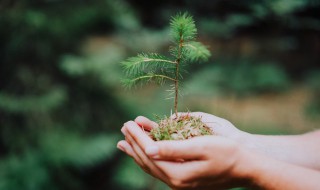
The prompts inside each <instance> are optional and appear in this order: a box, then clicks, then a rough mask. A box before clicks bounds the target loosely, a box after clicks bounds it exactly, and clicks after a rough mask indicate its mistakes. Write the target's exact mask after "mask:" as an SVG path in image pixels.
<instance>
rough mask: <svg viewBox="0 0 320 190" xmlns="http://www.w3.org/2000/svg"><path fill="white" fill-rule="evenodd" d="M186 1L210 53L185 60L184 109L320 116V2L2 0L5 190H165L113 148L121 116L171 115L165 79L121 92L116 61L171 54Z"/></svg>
mask: <svg viewBox="0 0 320 190" xmlns="http://www.w3.org/2000/svg"><path fill="white" fill-rule="evenodd" d="M185 10H187V11H189V12H190V13H191V14H192V15H194V18H195V20H196V24H197V26H198V30H199V40H200V41H201V42H203V43H204V44H206V45H208V46H209V47H210V50H211V52H212V54H213V56H212V58H211V59H210V61H209V63H206V64H196V65H193V66H192V67H190V68H188V69H189V74H190V75H189V76H187V77H186V78H185V82H184V88H183V91H184V94H185V96H184V98H183V102H181V104H180V105H181V107H180V110H181V111H186V110H192V111H204V112H209V113H212V114H215V115H218V116H220V117H225V118H226V119H228V120H230V121H232V122H233V123H234V124H235V125H236V126H237V127H239V128H240V129H242V130H246V131H249V132H252V133H262V134H296V133H302V132H305V131H309V130H313V129H317V128H319V126H320V119H319V116H320V115H319V114H320V102H319V95H320V68H319V61H320V54H319V52H320V17H319V16H320V15H319V14H320V1H318V0H268V1H267V0H265V1H252V0H244V1H241V2H240V1H231V0H215V1H205V0H198V1H190V0H179V1H174V2H173V1H167V0H164V1H147V0H117V1H112V0H90V1H89V0H70V1H62V0H45V1H36V0H2V1H0V42H1V43H0V190H2V189H3V190H14V189H25V190H37V189H45V188H46V189H66V190H67V189H84V190H85V189H96V190H98V189H110V190H111V189H120V190H121V189H136V190H140V189H141V190H142V189H166V187H165V185H164V184H162V183H160V182H158V181H155V180H154V179H152V178H151V177H149V176H147V175H145V174H144V173H143V172H142V171H141V170H140V169H139V168H138V167H137V166H135V164H134V163H133V161H132V160H131V159H129V158H127V157H126V156H125V155H124V154H122V153H121V152H120V151H118V150H116V142H117V141H118V140H119V139H121V138H122V136H121V134H120V130H119V129H120V128H121V126H122V124H123V123H124V122H125V121H127V120H130V119H133V118H134V117H136V116H138V115H146V116H148V117H151V118H153V114H158V115H162V114H169V113H170V110H171V109H172V105H173V104H172V102H171V101H170V100H165V98H166V92H165V90H166V89H168V88H169V87H168V86H164V87H161V88H159V87H157V86H154V85H151V86H148V87H144V88H138V90H135V91H129V92H128V91H126V90H125V89H123V88H122V86H121V84H120V80H121V77H122V70H121V67H120V65H119V62H121V61H122V60H123V59H125V58H126V57H128V56H132V55H136V54H137V53H139V52H159V53H162V52H166V51H167V47H168V46H169V43H170V38H169V37H168V22H169V19H170V16H171V15H174V14H175V13H177V12H179V11H185Z"/></svg>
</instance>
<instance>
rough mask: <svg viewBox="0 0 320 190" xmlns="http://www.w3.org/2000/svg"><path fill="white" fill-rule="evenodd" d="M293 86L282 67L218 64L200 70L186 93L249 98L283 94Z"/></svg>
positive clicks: (266, 64)
mask: <svg viewBox="0 0 320 190" xmlns="http://www.w3.org/2000/svg"><path fill="white" fill-rule="evenodd" d="M238 61H239V60H238ZM289 86H290V80H289V77H288V76H287V74H286V73H285V72H284V70H283V69H282V68H281V67H279V66H277V65H275V64H271V63H254V62H250V61H248V62H244V61H239V62H238V63H237V64H230V63H229V64H228V63H223V64H222V63H216V64H215V66H210V67H205V68H203V69H201V70H199V71H198V72H196V73H194V76H193V78H192V79H191V80H190V81H188V82H187V83H186V90H185V91H186V93H188V94H197V95H210V96H212V95H213V94H216V95H219V94H228V93H232V94H236V95H238V96H248V95H255V94H261V93H266V92H267V93H281V92H283V91H285V90H286V89H288V88H289Z"/></svg>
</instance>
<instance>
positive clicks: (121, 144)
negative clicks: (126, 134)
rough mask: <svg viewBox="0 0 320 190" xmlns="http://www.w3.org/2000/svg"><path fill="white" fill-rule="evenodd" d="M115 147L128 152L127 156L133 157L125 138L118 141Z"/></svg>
mask: <svg viewBox="0 0 320 190" xmlns="http://www.w3.org/2000/svg"><path fill="white" fill-rule="evenodd" d="M117 147H118V148H119V149H120V150H122V151H123V152H125V153H126V154H128V155H129V156H131V157H134V152H133V150H132V148H131V146H130V144H129V143H128V142H127V141H125V140H122V141H119V142H118V144H117Z"/></svg>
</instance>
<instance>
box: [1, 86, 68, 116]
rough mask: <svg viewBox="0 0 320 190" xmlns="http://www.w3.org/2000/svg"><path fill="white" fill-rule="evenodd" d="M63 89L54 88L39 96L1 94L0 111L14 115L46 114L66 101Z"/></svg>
mask: <svg viewBox="0 0 320 190" xmlns="http://www.w3.org/2000/svg"><path fill="white" fill-rule="evenodd" d="M66 97H67V95H66V92H65V90H64V89H62V88H53V89H52V90H51V91H49V92H47V93H46V94H43V95H39V96H35V95H33V96H27V97H13V96H10V95H8V94H5V93H0V109H2V110H5V111H7V112H12V113H28V112H43V111H44V112H46V111H50V110H52V109H54V108H57V107H59V106H61V105H62V104H63V103H64V102H65V101H66Z"/></svg>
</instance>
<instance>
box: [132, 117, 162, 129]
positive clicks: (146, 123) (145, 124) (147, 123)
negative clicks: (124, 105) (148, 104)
mask: <svg viewBox="0 0 320 190" xmlns="http://www.w3.org/2000/svg"><path fill="white" fill-rule="evenodd" d="M134 121H135V122H136V123H137V124H138V125H139V126H140V127H142V128H143V129H144V130H146V131H151V130H152V129H153V128H156V127H158V124H157V123H156V122H154V121H151V120H150V119H148V118H146V117H143V116H138V117H137V118H136V119H135V120H134Z"/></svg>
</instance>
